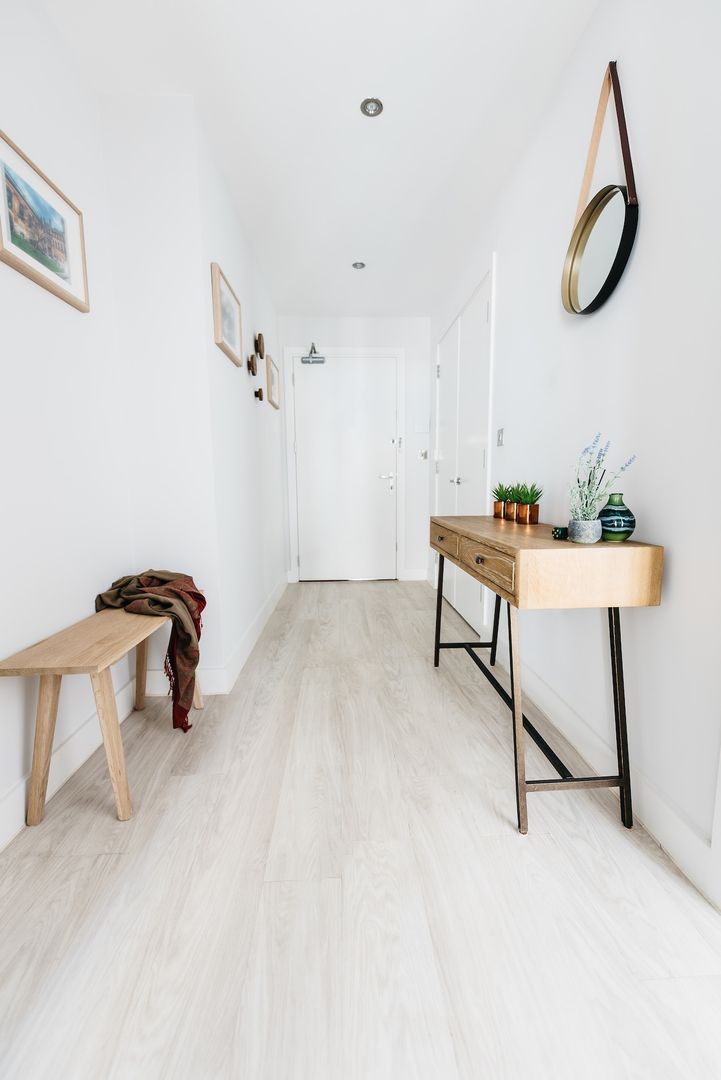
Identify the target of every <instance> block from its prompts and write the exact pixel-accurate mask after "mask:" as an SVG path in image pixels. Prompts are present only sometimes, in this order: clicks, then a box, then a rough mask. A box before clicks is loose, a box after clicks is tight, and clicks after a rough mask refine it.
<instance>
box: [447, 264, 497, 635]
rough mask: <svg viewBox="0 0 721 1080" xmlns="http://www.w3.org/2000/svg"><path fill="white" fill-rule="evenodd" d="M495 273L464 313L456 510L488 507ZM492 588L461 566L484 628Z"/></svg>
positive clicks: (477, 622) (463, 605) (459, 586)
mask: <svg viewBox="0 0 721 1080" xmlns="http://www.w3.org/2000/svg"><path fill="white" fill-rule="evenodd" d="M489 320H490V275H489V276H488V277H487V278H486V280H485V282H484V284H483V285H482V286H481V288H480V289H479V290H478V291H477V292H476V293H475V295H474V296H473V298H472V299H471V301H470V302H469V304H468V305H467V307H466V308H465V309H464V310H463V312H462V314H461V316H460V328H459V352H458V472H457V474H456V475H457V484H456V491H457V497H456V513H457V514H463V515H468V516H474V515H476V514H487V513H488V477H487V465H488V410H489V404H490V402H489V397H490V353H491V350H490V321H489ZM487 592H488V590H487V589H484V588H483V586H482V585H479V583H478V582H477V581H474V579H473V578H472V577H470V576H469V575H468V574H464V573H463V572H460V571H459V572H458V575H457V580H456V594H455V605H454V606H455V607H456V609H457V610H458V611H459V612H460V613H461V615H462V616H463V618H464V619H465V620H466V622H469V623H470V624H471V626H473V627H475V628H476V629H477V630H480V629H481V627H482V626H483V625H484V622H485V621H486V619H485V615H486V613H485V612H484V608H483V604H484V594H487Z"/></svg>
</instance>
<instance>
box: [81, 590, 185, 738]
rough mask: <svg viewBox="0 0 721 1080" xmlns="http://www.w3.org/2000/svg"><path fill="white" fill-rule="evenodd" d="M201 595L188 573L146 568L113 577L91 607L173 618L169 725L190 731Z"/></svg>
mask: <svg viewBox="0 0 721 1080" xmlns="http://www.w3.org/2000/svg"><path fill="white" fill-rule="evenodd" d="M204 607H205V597H204V596H203V594H202V592H201V591H200V590H199V589H198V587H197V585H196V584H195V582H194V581H193V579H192V577H188V575H187V574H177V573H174V572H173V571H172V570H146V571H145V573H144V574H139V575H138V576H137V577H124V578H120V579H119V580H118V581H114V582H113V584H112V586H111V588H109V589H108V590H107V592H104V593H100V594H99V595H98V596H96V597H95V610H96V611H100V610H101V609H102V608H125V610H126V611H132V612H134V613H135V614H136V615H169V616H170V618H171V619H172V620H173V628H172V630H171V632H170V641H169V642H168V652H167V655H166V657H165V674H166V675H167V676H168V679H169V680H170V693H171V694H172V695H173V727H174V728H181V729H182V730H183V731H190V729H191V727H192V726H193V725H192V724H189V723H188V712H189V711H190V707H191V705H192V704H193V691H194V689H195V669H196V668H197V666H198V660H199V659H200V649H199V648H198V642H199V640H200V631H201V628H202V622H201V616H202V614H203V608H204Z"/></svg>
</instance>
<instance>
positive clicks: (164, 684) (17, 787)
mask: <svg viewBox="0 0 721 1080" xmlns="http://www.w3.org/2000/svg"><path fill="white" fill-rule="evenodd" d="M286 585H287V582H286V581H285V578H283V579H282V580H281V581H279V582H278V584H277V585H276V586H275V588H274V589H273V591H272V592H271V594H270V596H269V597H268V599H267V600H266V602H265V604H263V607H262V608H261V609H260V611H259V612H258V614H257V615H256V617H255V619H254V620H253V622H252V623H251V625H250V626H249V627H248V629H247V630H246V632H245V634H244V635H243V637H242V638H241V640H240V643H239V644H238V646H237V648H236V650H235V652H234V654H233V657H232V659H231V660H230V661H229V663H228V664H227V665H226V667H224V668H203V667H201V668H200V670H199V673H198V677H199V679H200V685H201V688H202V691H203V694H204V695H205V694H208V695H212V694H227V693H229V692H230V691H231V690H232V688H233V686H234V685H235V681H236V679H237V678H238V675H239V674H240V672H241V669H242V667H243V665H244V664H245V662H246V660H247V659H248V657H249V656H250V653H251V651H252V649H253V646H254V645H255V643H256V641H257V640H258V638H259V637H260V635H261V633H262V631H263V627H264V626H265V624H266V622H267V621H268V619H269V617H270V615H271V614H272V612H273V610H274V609H275V607H276V605H277V604H278V601H279V600H280V598H281V596H282V595H283V593H284V592H285V589H286ZM146 693H147V695H148V697H165V696H167V693H168V680H167V678H166V676H165V673H164V672H163V671H158V670H152V671H148V679H147V689H146ZM115 700H116V702H117V706H118V716H119V717H120V720H121V722H122V721H123V720H125V719H127V717H128V716H130V714H131V712H132V711H133V703H134V700H135V679H131V680H130V681H129V682H127V683H126V684H125V686H123V687H122V688H121V689H120V690H118V691H117V693H116V695H115ZM101 744H102V738H101V735H100V725H99V724H98V719H97V714H96V713H93V714H92V716H89V717H88V718H87V720H85V721H84V722H83V723H82V724H81V725H80V726H79V727H78V728H76V729H75V731H73V732H72V734H71V735H69V736H68V737H67V738H66V739H65V740H64V741H63V742H62V743H60V744H59V745H58V746H56V747H55V749H54V750H53V756H52V760H51V763H50V778H49V780H48V794H47V797H48V799H49V798H50V797H51V796H52V795H54V794H55V792H56V791H58V789H59V788H61V787H62V786H63V784H64V783H65V782H66V780H69V779H70V777H71V776H72V775H73V773H74V772H77V770H78V769H79V768H80V766H81V765H83V764H84V763H85V762H86V761H87V760H88V758H89V757H90V755H91V754H93V753H94V752H95V751H96V750H97V748H98V747H99V746H100V745H101ZM28 780H29V774H28V776H25V777H23V779H22V780H19V781H18V782H17V783H16V784H14V785H13V786H12V787H11V788H9V789H8V790H7V791H6V792H5V793H4V794H3V795H0V851H1V850H2V849H3V848H4V847H6V846H7V845H8V844H9V843H10V841H11V840H12V839H13V838H14V837H15V836H17V834H18V833H19V832H20V831H21V830H22V829H23V828H24V827H25V807H26V804H27V784H28Z"/></svg>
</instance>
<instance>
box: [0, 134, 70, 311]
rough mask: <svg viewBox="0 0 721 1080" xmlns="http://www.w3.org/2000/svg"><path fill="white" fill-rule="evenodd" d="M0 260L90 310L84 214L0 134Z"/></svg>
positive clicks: (37, 283) (60, 295)
mask: <svg viewBox="0 0 721 1080" xmlns="http://www.w3.org/2000/svg"><path fill="white" fill-rule="evenodd" d="M0 260H2V262H4V263H7V264H8V266H12V267H13V268H14V269H15V270H19V272H20V273H21V274H24V275H25V277H28V278H30V279H31V281H34V282H35V283H36V285H42V287H43V288H44V289H47V290H48V291H49V292H51V293H54V294H55V295H56V296H59V297H60V299H61V300H65V302H66V303H68V304H72V306H73V307H75V308H77V309H78V311H90V303H89V299H88V274H87V268H86V265H85V235H84V233H83V215H82V214H81V213H80V211H79V210H78V208H77V206H73V204H72V203H71V202H70V200H69V199H68V198H66V196H65V195H63V193H62V191H61V190H60V188H57V187H56V186H55V184H54V183H53V182H52V180H49V179H48V177H47V176H45V174H44V173H42V172H41V171H40V169H38V167H37V165H33V163H32V161H31V160H30V158H28V157H26V156H25V154H23V152H22V150H20V148H19V147H17V146H16V145H15V143H14V142H12V140H11V139H9V138H8V137H7V135H4V134H3V133H2V132H1V131H0Z"/></svg>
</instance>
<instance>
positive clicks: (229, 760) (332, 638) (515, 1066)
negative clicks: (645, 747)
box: [0, 582, 721, 1080]
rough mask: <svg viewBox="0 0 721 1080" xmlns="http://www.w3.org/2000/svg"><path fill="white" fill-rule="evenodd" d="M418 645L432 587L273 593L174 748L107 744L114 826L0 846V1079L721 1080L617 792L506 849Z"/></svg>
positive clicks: (479, 712)
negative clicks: (274, 604) (226, 676)
mask: <svg viewBox="0 0 721 1080" xmlns="http://www.w3.org/2000/svg"><path fill="white" fill-rule="evenodd" d="M446 625H447V628H448V629H447V634H448V635H449V636H450V635H453V634H455V635H456V636H459V637H462V636H465V634H467V632H468V631H467V630H466V629H464V627H463V624H462V623H461V621H460V620H459V619H458V618H457V617H454V616H453V615H452V614H450V615H449V617H448V619H447V623H446ZM432 633H433V593H432V592H431V590H430V589H429V587H428V586H427V585H425V584H402V583H398V582H388V583H369V584H352V583H349V584H345V583H342V584H341V583H338V584H321V585H316V584H307V585H299V586H298V585H296V586H290V587H289V588H288V590H287V592H286V594H285V596H284V598H283V600H282V601H281V604H280V606H279V608H278V609H277V610H276V612H275V613H274V615H273V616H272V618H271V620H270V622H269V624H268V626H267V628H266V630H265V632H264V634H263V637H262V639H261V641H260V642H259V644H258V646H257V647H256V649H255V651H254V653H253V655H252V657H251V659H250V661H249V662H248V664H247V666H246V669H245V670H244V672H243V673H242V675H241V677H240V679H239V681H238V684H237V686H236V688H235V690H234V691H233V693H232V694H231V695H230V696H229V697H227V698H213V699H209V701H208V703H207V706H206V709H205V712H204V714H202V716H198V715H196V717H195V727H194V729H193V731H192V733H191V734H190V735H188V736H183V735H182V734H180V733H179V732H177V731H173V730H172V728H171V725H170V719H169V704H168V702H167V701H157V702H155V703H153V704H152V705H151V706H150V707H149V708H148V710H147V711H146V712H145V713H143V714H135V715H133V716H132V717H131V718H130V719H129V720H128V721H127V722H126V724H125V725H124V729H123V730H124V739H125V744H126V750H127V756H128V764H129V771H130V777H131V787H132V793H133V800H134V805H135V814H134V817H133V818H132V820H131V821H129V822H127V823H120V822H117V821H116V820H115V819H114V816H113V800H112V794H111V789H110V784H109V782H108V780H107V778H106V775H105V765H104V761H103V759H102V755H101V753H98V754H96V755H94V757H93V758H92V759H91V760H90V761H89V762H88V763H87V764H86V765H85V766H84V767H83V768H82V769H81V770H80V771H79V772H78V773H77V774H76V775H75V776H74V777H73V779H72V780H71V781H70V782H69V783H68V784H66V786H65V787H64V788H63V789H62V790H61V791H60V792H59V793H58V795H57V796H56V797H55V798H54V799H53V800H52V801H51V802H50V803H49V804H48V808H47V813H46V819H45V822H44V823H43V824H42V825H41V826H40V827H39V828H36V829H28V830H25V832H24V833H23V834H22V835H21V836H20V837H18V839H17V840H16V841H15V842H14V843H13V844H12V845H11V846H10V847H9V848H7V849H6V850H5V851H4V852H3V853H0V1076H2V1077H3V1080H8V1078H22V1080H35V1078H36V1077H53V1078H62V1080H67V1078H83V1080H84V1078H92V1080H104V1078H106V1077H128V1078H133V1080H143V1078H146V1077H147V1078H156V1077H157V1078H166V1077H172V1078H185V1077H187V1078H192V1080H196V1078H198V1080H202V1078H206V1077H223V1078H226V1077H227V1078H233V1080H236V1078H237V1080H301V1078H302V1080H325V1078H329V1080H405V1078H428V1080H457V1078H463V1080H480V1078H491V1080H496V1078H498V1080H505V1078H509V1080H517V1078H518V1080H520V1078H530V1080H546V1078H548V1080H566V1078H569V1080H570V1078H574V1080H575V1078H580V1077H583V1078H586V1077H591V1078H599V1080H610V1078H614V1080H617V1078H619V1077H633V1078H649V1080H659V1078H661V1080H663V1078H666V1077H668V1078H676V1077H678V1078H684V1080H705V1078H709V1080H718V1078H719V1077H721V1022H720V1020H719V1018H720V1017H721V916H719V915H718V914H717V913H716V912H714V911H713V910H712V908H711V907H710V906H709V905H708V904H706V902H705V901H704V900H703V899H702V898H701V897H700V896H699V895H698V894H697V893H696V892H695V890H694V889H693V888H692V887H691V886H690V885H689V884H688V883H687V882H686V881H685V879H684V878H683V877H682V876H681V875H680V874H679V873H678V872H677V871H676V870H675V869H674V867H673V866H672V865H671V863H670V862H669V861H668V860H667V859H666V858H665V856H664V855H663V854H662V853H661V851H660V850H659V848H658V847H657V846H656V845H655V844H654V843H653V842H652V841H651V840H650V838H649V837H648V836H647V835H646V834H645V833H644V832H643V831H642V830H641V829H639V828H636V829H635V830H634V831H633V833H628V832H627V831H626V830H625V829H623V828H622V826H621V824H620V822H619V820H618V815H617V802H616V798H615V796H614V795H613V794H612V793H610V792H597V793H590V792H588V793H585V792H584V793H558V794H546V795H532V796H531V797H530V800H529V802H530V806H529V814H530V834H529V835H528V836H527V837H521V836H519V835H518V834H517V832H516V829H515V820H514V819H515V803H514V798H513V787H512V775H513V774H512V760H511V729H510V721H509V716H508V711H507V710H506V709H505V707H504V706H503V705H502V704H501V703H500V701H499V700H498V699H497V698H496V696H495V695H494V694H493V692H492V691H491V690H490V688H487V687H486V685H484V683H483V680H482V679H481V676H480V674H479V673H477V672H476V670H475V668H474V667H473V666H472V665H471V663H470V661H469V660H468V658H467V657H466V656H462V655H455V654H454V653H452V652H451V651H446V652H445V653H444V654H443V655H442V659H441V668H440V670H439V671H434V670H433V668H432V663H431V643H432ZM630 722H631V724H632V723H633V717H631V718H630ZM539 726H540V725H539ZM556 741H558V740H556ZM568 757H569V759H570V764H571V765H574V764H575V763H574V760H573V755H572V754H571V753H570V752H569V753H568ZM529 759H530V761H531V763H532V766H533V768H532V771H533V772H534V773H536V774H538V775H549V773H548V770H547V768H544V764H545V763H544V760H543V759H542V758H541V757H540V755H539V754H538V753H537V751H536V750H535V748H532V749H531V750H530V751H529Z"/></svg>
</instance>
